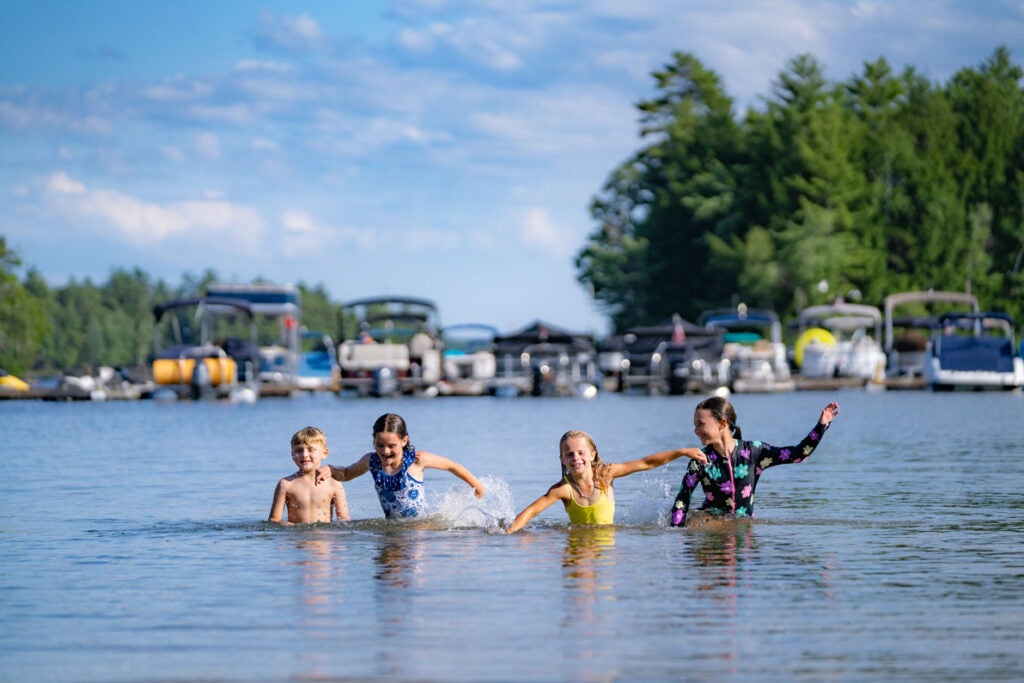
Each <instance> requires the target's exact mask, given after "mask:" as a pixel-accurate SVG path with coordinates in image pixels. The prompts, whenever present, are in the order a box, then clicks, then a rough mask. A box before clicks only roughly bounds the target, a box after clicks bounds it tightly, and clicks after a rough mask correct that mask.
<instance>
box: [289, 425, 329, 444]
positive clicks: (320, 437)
mask: <svg viewBox="0 0 1024 683" xmlns="http://www.w3.org/2000/svg"><path fill="white" fill-rule="evenodd" d="M316 443H318V444H320V445H322V446H323V447H325V448H326V447H327V435H326V434H324V433H323V431H322V430H320V429H318V428H316V427H303V428H302V429H300V430H299V431H297V432H295V433H294V434H292V446H304V445H307V444H316Z"/></svg>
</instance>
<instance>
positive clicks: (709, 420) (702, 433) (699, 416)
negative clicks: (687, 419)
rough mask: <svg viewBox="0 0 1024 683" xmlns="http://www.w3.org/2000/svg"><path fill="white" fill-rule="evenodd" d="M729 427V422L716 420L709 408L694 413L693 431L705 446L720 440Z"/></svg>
mask: <svg viewBox="0 0 1024 683" xmlns="http://www.w3.org/2000/svg"><path fill="white" fill-rule="evenodd" d="M728 428H729V423H728V422H726V421H725V420H716V419H715V418H714V417H713V416H712V415H711V411H710V410H708V409H707V408H701V409H700V410H698V411H696V412H694V414H693V433H694V434H696V435H697V438H698V439H700V442H701V443H702V444H704V445H705V446H707V445H708V444H709V443H715V442H718V441H719V440H720V439H721V438H722V433H723V432H725V431H727V430H728Z"/></svg>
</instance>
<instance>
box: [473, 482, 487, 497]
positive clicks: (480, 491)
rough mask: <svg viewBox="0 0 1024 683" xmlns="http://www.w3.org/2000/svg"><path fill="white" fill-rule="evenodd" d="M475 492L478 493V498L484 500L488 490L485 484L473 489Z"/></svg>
mask: <svg viewBox="0 0 1024 683" xmlns="http://www.w3.org/2000/svg"><path fill="white" fill-rule="evenodd" d="M473 492H474V493H476V497H477V498H483V497H484V493H486V492H487V489H486V488H484V485H483V484H477V485H476V486H474V487H473Z"/></svg>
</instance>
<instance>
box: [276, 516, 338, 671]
mask: <svg viewBox="0 0 1024 683" xmlns="http://www.w3.org/2000/svg"><path fill="white" fill-rule="evenodd" d="M292 529H294V528H292ZM285 530H286V531H287V530H291V529H285ZM295 531H296V532H297V533H295V534H294V536H295V537H294V539H289V540H292V541H293V542H294V550H295V561H294V565H295V568H296V570H297V572H298V586H299V591H298V594H297V598H298V603H299V604H298V610H297V611H298V615H297V619H296V620H295V624H296V627H297V628H298V629H299V630H300V631H301V633H302V638H301V639H300V642H301V649H300V651H299V652H298V653H297V654H298V659H299V661H300V662H301V667H302V670H303V675H304V676H305V677H308V678H319V677H324V676H326V675H328V673H329V671H330V656H329V652H330V650H331V648H333V647H334V646H335V639H336V637H335V634H334V624H336V622H337V620H338V618H339V617H340V616H341V615H342V614H343V613H344V611H345V609H346V605H345V601H344V598H343V593H341V592H339V591H337V590H336V587H337V586H340V585H343V583H344V580H345V563H344V561H343V560H341V561H339V558H344V556H345V552H346V548H345V544H344V543H343V542H339V539H338V536H337V534H335V533H332V530H331V529H330V528H328V527H326V525H325V526H323V527H321V526H320V525H317V527H313V528H309V529H295ZM292 535H293V534H287V533H286V534H282V536H285V537H289V536H292Z"/></svg>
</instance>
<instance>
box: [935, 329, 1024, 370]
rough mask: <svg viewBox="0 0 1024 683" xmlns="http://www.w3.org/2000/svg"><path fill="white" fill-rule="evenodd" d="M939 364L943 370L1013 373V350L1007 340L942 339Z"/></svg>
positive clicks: (958, 337)
mask: <svg viewBox="0 0 1024 683" xmlns="http://www.w3.org/2000/svg"><path fill="white" fill-rule="evenodd" d="M938 347H939V354H938V355H939V362H940V363H941V365H942V368H943V369H945V370H963V371H966V370H985V371H989V372H1013V348H1012V345H1011V344H1010V340H1009V339H1000V338H996V337H960V336H947V337H942V338H941V340H940V341H939V344H938Z"/></svg>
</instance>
